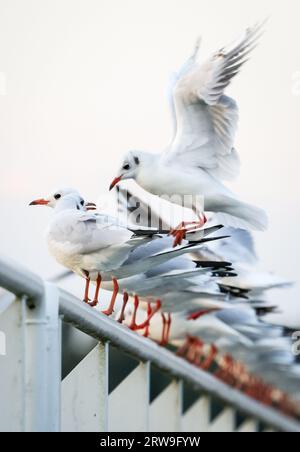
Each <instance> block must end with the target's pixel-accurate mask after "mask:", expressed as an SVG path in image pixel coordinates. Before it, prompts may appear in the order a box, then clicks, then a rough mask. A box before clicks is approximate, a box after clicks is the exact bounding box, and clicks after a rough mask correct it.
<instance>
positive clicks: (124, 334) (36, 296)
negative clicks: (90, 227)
mask: <svg viewBox="0 0 300 452" xmlns="http://www.w3.org/2000/svg"><path fill="white" fill-rule="evenodd" d="M0 286H1V287H3V288H5V289H6V290H8V291H9V292H12V293H14V294H15V295H17V296H18V297H21V296H24V295H26V296H28V298H29V299H31V300H34V301H35V303H39V301H40V302H42V300H43V298H44V296H45V285H44V282H43V280H42V279H41V278H40V277H38V276H37V275H35V274H33V273H32V272H30V271H28V270H27V269H26V268H24V267H22V266H20V265H19V264H16V263H15V262H13V261H12V260H10V259H3V258H0ZM58 297H59V314H60V315H61V316H62V317H63V320H64V321H65V322H67V323H70V324H72V325H73V326H75V327H77V328H78V329H80V330H81V331H83V332H85V333H87V334H89V335H90V336H92V337H94V338H96V339H99V340H107V341H110V342H111V343H112V344H114V345H115V346H117V347H119V348H121V349H122V350H123V351H125V352H128V353H129V354H131V355H133V356H135V357H137V358H139V359H140V360H141V361H145V362H147V361H150V362H152V363H153V364H155V365H156V366H157V367H158V368H160V369H161V370H163V371H165V372H167V373H169V374H171V375H173V376H174V377H176V378H179V379H182V380H184V381H186V382H188V383H189V384H191V385H192V386H193V387H194V388H196V389H198V390H201V391H205V392H206V393H208V394H209V395H211V396H214V397H216V398H218V399H220V400H222V401H223V402H224V403H225V404H227V405H230V406H233V407H235V408H236V409H238V410H240V411H242V412H243V413H245V414H247V415H250V416H252V417H254V418H255V419H258V420H261V421H262V422H265V423H266V424H267V425H271V426H273V427H275V428H276V429H278V430H281V431H288V432H300V423H299V422H297V421H295V420H293V419H290V418H289V417H287V416H285V415H283V414H281V413H279V412H278V411H276V410H274V409H272V408H269V407H266V406H264V405H262V404H261V403H259V402H256V401H255V400H253V399H251V398H249V397H247V396H246V395H244V394H242V393H240V392H239V391H237V390H235V389H233V388H230V387H228V386H227V385H226V384H224V383H222V382H221V381H219V380H217V379H216V378H215V377H213V376H212V375H210V374H208V373H206V372H204V371H202V370H200V369H198V368H196V367H195V366H193V365H191V364H189V363H188V362H186V361H185V360H183V359H181V358H178V357H177V356H176V355H174V354H173V353H171V352H169V351H168V350H165V349H163V348H162V347H159V346H158V345H157V344H155V343H154V342H152V341H150V340H148V339H145V338H142V337H140V336H138V335H137V334H136V333H134V332H132V331H130V330H129V329H128V328H126V327H124V326H121V325H119V324H118V323H117V322H115V321H113V320H111V319H109V318H107V317H106V316H104V315H102V314H100V313H99V312H96V311H95V310H93V309H92V308H91V307H89V306H87V305H85V304H84V303H82V302H81V301H79V300H78V299H77V298H76V297H74V296H73V295H71V294H69V293H67V292H65V291H63V290H59V291H58Z"/></svg>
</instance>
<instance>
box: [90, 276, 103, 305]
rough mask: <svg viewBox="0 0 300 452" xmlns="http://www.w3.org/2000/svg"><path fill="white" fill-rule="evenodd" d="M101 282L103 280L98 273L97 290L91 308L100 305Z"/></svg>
mask: <svg viewBox="0 0 300 452" xmlns="http://www.w3.org/2000/svg"><path fill="white" fill-rule="evenodd" d="M101 282H102V278H101V275H100V273H98V276H97V280H96V290H95V295H94V300H93V301H92V303H90V306H97V304H98V301H99V291H100V287H101Z"/></svg>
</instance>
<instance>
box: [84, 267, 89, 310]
mask: <svg viewBox="0 0 300 452" xmlns="http://www.w3.org/2000/svg"><path fill="white" fill-rule="evenodd" d="M84 273H85V276H86V278H85V291H84V298H83V301H84V303H88V302H89V301H90V300H89V289H90V282H91V280H90V274H89V272H84Z"/></svg>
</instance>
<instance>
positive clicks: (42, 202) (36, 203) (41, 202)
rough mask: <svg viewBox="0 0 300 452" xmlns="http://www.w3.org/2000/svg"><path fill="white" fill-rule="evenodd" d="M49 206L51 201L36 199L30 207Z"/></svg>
mask: <svg viewBox="0 0 300 452" xmlns="http://www.w3.org/2000/svg"><path fill="white" fill-rule="evenodd" d="M48 204H49V201H47V200H46V199H43V198H41V199H36V200H35V201H32V202H31V203H30V204H29V205H30V206H47V205H48Z"/></svg>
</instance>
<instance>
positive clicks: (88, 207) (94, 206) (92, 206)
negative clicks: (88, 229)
mask: <svg viewBox="0 0 300 452" xmlns="http://www.w3.org/2000/svg"><path fill="white" fill-rule="evenodd" d="M85 207H86V210H97V204H95V203H94V202H87V203H86V204H85Z"/></svg>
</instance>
